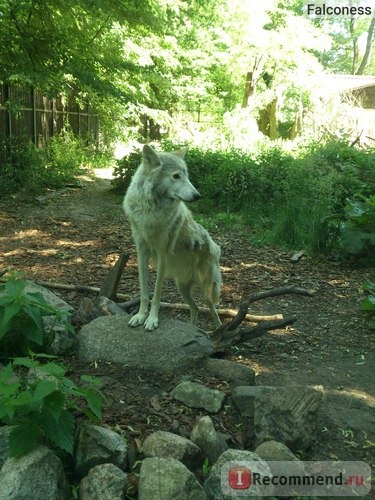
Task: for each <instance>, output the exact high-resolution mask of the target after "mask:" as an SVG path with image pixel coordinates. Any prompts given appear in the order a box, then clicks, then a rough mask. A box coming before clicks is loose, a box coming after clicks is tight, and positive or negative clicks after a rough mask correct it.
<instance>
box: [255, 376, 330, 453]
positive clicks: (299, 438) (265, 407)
mask: <svg viewBox="0 0 375 500" xmlns="http://www.w3.org/2000/svg"><path fill="white" fill-rule="evenodd" d="M321 399H322V390H321V389H313V388H311V387H300V386H286V387H259V388H258V391H257V392H256V394H255V397H254V433H255V446H259V445H260V444H262V443H263V442H264V441H269V440H271V439H272V440H274V441H279V442H281V443H284V444H285V445H286V446H288V448H290V449H291V450H300V449H307V448H309V447H310V446H311V444H312V442H313V440H314V438H315V436H316V432H317V426H318V411H319V407H320V403H321Z"/></svg>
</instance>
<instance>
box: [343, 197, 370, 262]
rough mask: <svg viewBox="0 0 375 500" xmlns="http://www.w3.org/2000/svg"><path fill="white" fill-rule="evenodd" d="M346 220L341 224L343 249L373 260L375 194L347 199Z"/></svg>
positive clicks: (351, 253)
mask: <svg viewBox="0 0 375 500" xmlns="http://www.w3.org/2000/svg"><path fill="white" fill-rule="evenodd" d="M345 213H346V217H347V219H346V221H345V222H343V223H342V224H341V242H342V245H343V248H344V251H345V252H346V253H347V254H349V255H351V256H356V257H359V258H360V259H362V260H366V261H367V262H371V261H374V260H375V195H374V196H371V197H369V198H363V197H362V198H357V199H354V200H348V201H347V205H346V207H345Z"/></svg>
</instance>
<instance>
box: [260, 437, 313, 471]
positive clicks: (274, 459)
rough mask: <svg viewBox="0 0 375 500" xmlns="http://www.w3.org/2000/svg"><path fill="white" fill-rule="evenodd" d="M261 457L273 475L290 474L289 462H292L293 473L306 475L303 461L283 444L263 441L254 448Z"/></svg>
mask: <svg viewBox="0 0 375 500" xmlns="http://www.w3.org/2000/svg"><path fill="white" fill-rule="evenodd" d="M254 453H256V454H257V455H258V456H259V457H260V458H261V459H263V460H265V461H266V462H267V463H268V465H269V468H270V469H271V472H272V474H273V475H275V476H280V475H281V476H287V475H288V474H291V469H290V462H293V475H294V474H296V473H297V474H299V475H301V476H305V475H306V469H305V466H304V463H303V462H301V461H300V460H298V458H297V457H296V456H295V455H294V454H293V453H292V452H291V451H290V449H289V448H288V447H287V446H285V444H284V443H278V442H277V441H265V442H264V443H262V444H261V445H259V446H258V448H256V449H255V450H254Z"/></svg>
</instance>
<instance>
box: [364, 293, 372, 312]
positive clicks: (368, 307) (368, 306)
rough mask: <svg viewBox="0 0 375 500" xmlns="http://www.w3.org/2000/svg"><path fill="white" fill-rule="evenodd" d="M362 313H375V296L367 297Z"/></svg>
mask: <svg viewBox="0 0 375 500" xmlns="http://www.w3.org/2000/svg"><path fill="white" fill-rule="evenodd" d="M361 310H362V311H375V296H373V295H370V296H369V297H366V298H365V300H364V301H363V302H362V303H361Z"/></svg>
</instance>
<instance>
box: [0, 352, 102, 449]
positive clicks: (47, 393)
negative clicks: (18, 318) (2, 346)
mask: <svg viewBox="0 0 375 500" xmlns="http://www.w3.org/2000/svg"><path fill="white" fill-rule="evenodd" d="M38 357H46V356H45V355H40V356H38ZM65 374H66V368H64V367H63V366H62V365H60V364H58V363H56V362H54V361H49V362H47V363H46V364H42V363H41V362H40V361H38V360H37V359H36V358H35V357H33V358H16V359H14V360H13V362H12V363H9V364H8V365H7V366H6V367H5V368H4V369H3V370H1V371H0V422H2V423H3V424H5V425H9V426H12V428H11V432H10V435H9V453H10V455H11V456H21V455H24V454H25V453H27V452H28V451H29V450H31V449H33V448H35V447H36V446H37V445H38V444H41V443H44V444H47V445H50V446H51V447H53V448H55V449H57V450H62V451H64V452H67V453H70V454H72V452H73V443H74V432H75V419H74V416H73V412H77V411H79V412H80V413H84V414H85V415H86V416H87V417H88V418H89V419H91V420H94V421H97V420H98V419H100V418H101V408H102V402H103V396H102V394H101V392H100V390H99V387H100V384H101V382H100V380H99V379H95V378H93V377H89V376H82V377H81V382H82V385H80V386H78V385H76V384H75V383H74V382H73V381H72V380H70V379H69V378H67V377H66V376H65Z"/></svg>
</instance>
